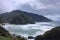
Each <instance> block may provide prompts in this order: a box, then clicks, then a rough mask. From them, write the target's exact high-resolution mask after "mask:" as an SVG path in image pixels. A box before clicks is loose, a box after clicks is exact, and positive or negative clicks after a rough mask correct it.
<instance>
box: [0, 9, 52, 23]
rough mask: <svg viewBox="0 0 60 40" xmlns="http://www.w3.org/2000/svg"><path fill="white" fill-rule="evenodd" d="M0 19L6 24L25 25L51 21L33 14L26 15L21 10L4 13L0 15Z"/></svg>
mask: <svg viewBox="0 0 60 40" xmlns="http://www.w3.org/2000/svg"><path fill="white" fill-rule="evenodd" d="M0 17H2V19H4V20H5V21H6V20H7V21H6V22H8V23H12V24H27V23H32V24H33V23H35V22H52V20H50V19H48V18H46V17H44V16H42V15H37V14H34V13H28V12H24V11H21V10H14V11H12V12H6V13H3V14H0Z"/></svg>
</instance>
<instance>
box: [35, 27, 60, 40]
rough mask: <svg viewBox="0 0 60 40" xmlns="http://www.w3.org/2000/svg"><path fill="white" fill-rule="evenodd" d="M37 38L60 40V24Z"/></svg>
mask: <svg viewBox="0 0 60 40" xmlns="http://www.w3.org/2000/svg"><path fill="white" fill-rule="evenodd" d="M35 40H60V26H58V27H56V28H53V29H51V30H50V31H47V32H45V33H44V35H43V36H41V35H40V36H37V37H36V38H35Z"/></svg>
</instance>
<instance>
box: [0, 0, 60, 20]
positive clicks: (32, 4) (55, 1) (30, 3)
mask: <svg viewBox="0 0 60 40" xmlns="http://www.w3.org/2000/svg"><path fill="white" fill-rule="evenodd" d="M17 9H19V10H23V11H27V12H31V13H36V14H39V15H45V16H46V17H48V16H49V17H48V18H51V17H52V18H51V19H52V20H58V19H59V18H60V0H0V13H4V12H10V11H12V10H17ZM53 16H55V17H53Z"/></svg>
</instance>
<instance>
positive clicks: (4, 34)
mask: <svg viewBox="0 0 60 40" xmlns="http://www.w3.org/2000/svg"><path fill="white" fill-rule="evenodd" d="M0 40H27V39H26V38H25V37H21V36H13V35H11V34H10V33H9V31H7V30H5V28H3V27H1V26H0Z"/></svg>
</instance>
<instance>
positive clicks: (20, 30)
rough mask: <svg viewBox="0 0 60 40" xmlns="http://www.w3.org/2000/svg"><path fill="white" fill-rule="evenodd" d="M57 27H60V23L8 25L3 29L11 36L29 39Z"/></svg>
mask: <svg viewBox="0 0 60 40" xmlns="http://www.w3.org/2000/svg"><path fill="white" fill-rule="evenodd" d="M56 26H60V22H36V23H35V24H26V25H14V24H8V23H7V24H5V25H3V27H4V28H5V29H6V30H8V31H9V32H10V33H11V34H16V35H21V36H24V37H26V38H28V36H33V37H36V36H37V35H43V34H44V33H45V32H46V31H48V30H51V29H52V28H54V27H56ZM28 40H29V39H28ZM30 40H33V39H30Z"/></svg>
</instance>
